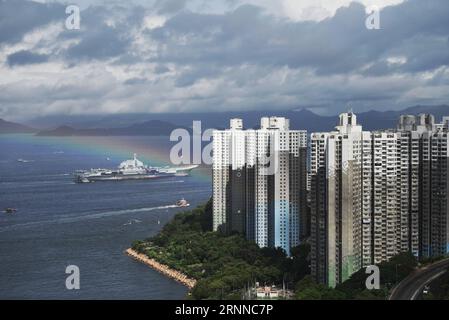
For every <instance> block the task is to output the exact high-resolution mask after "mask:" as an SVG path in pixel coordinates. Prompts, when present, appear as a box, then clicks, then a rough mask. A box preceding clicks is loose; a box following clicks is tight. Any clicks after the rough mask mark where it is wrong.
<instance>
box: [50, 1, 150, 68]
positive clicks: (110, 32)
mask: <svg viewBox="0 0 449 320" xmlns="http://www.w3.org/2000/svg"><path fill="white" fill-rule="evenodd" d="M144 15H145V9H143V8H142V7H133V8H125V7H120V6H113V7H89V8H88V9H86V10H84V11H82V14H81V19H82V20H81V30H79V31H73V30H67V31H64V32H63V33H62V34H60V36H59V38H60V39H71V38H78V39H79V40H80V41H79V43H77V44H75V45H73V46H71V47H70V48H68V50H67V51H66V52H64V53H63V55H65V58H67V59H68V60H70V61H77V60H91V59H94V60H95V59H96V60H101V59H108V58H111V57H120V58H121V59H122V63H129V62H130V61H131V60H133V59H134V61H137V60H138V58H137V57H136V56H135V55H132V53H130V52H129V46H130V44H131V43H132V41H133V36H134V35H133V34H132V31H133V28H134V27H137V26H139V25H140V24H141V23H142V19H143V18H144ZM114 18H115V19H114ZM111 19H113V20H114V21H115V24H114V25H110V24H108V23H107V21H109V20H111Z"/></svg>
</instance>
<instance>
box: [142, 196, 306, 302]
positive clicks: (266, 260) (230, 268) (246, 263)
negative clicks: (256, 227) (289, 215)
mask: <svg viewBox="0 0 449 320" xmlns="http://www.w3.org/2000/svg"><path fill="white" fill-rule="evenodd" d="M211 229H212V202H211V201H209V202H208V203H207V204H206V205H204V206H200V207H197V208H195V209H193V210H191V211H188V212H184V213H180V214H178V215H176V216H175V217H174V219H173V220H172V221H171V222H169V223H168V224H167V225H165V226H164V228H163V229H162V231H161V232H160V233H159V234H158V235H156V236H154V237H152V238H149V239H146V240H144V241H135V242H134V243H133V249H134V250H136V251H138V252H140V253H144V254H146V255H147V256H148V257H150V258H153V259H155V260H157V261H158V262H160V263H163V264H165V265H168V266H169V267H171V268H173V269H176V270H179V271H181V272H182V273H184V274H186V275H188V276H189V277H191V278H194V279H197V280H198V282H197V285H196V286H195V288H194V289H193V290H192V292H191V294H192V297H193V298H194V299H240V298H241V297H242V295H243V292H244V289H245V288H247V287H248V286H249V285H254V283H255V282H259V283H260V284H267V285H271V284H282V283H283V282H284V283H286V284H287V285H288V284H289V285H290V287H291V288H293V287H294V285H295V283H296V282H297V281H299V280H300V279H302V278H303V277H304V276H306V275H307V274H309V272H310V270H309V262H308V261H307V256H308V254H309V247H308V246H307V245H302V246H299V247H297V248H293V249H292V257H290V258H288V257H287V256H286V254H285V252H284V251H283V250H281V249H270V248H259V247H258V246H257V245H256V244H255V243H253V242H250V241H247V240H246V239H245V238H244V237H242V236H241V235H239V234H233V235H230V236H225V235H222V234H221V233H218V232H211V231H210V230H211Z"/></svg>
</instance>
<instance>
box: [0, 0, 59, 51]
mask: <svg viewBox="0 0 449 320" xmlns="http://www.w3.org/2000/svg"><path fill="white" fill-rule="evenodd" d="M65 19H66V14H65V6H64V5H63V4H60V3H54V2H52V3H47V4H43V3H38V2H31V1H25V0H1V1H0V43H16V42H19V41H21V40H22V38H23V36H24V35H25V34H26V33H27V32H29V31H31V30H33V29H35V28H37V27H40V26H44V25H46V24H48V23H50V22H54V21H60V22H61V23H64V21H65Z"/></svg>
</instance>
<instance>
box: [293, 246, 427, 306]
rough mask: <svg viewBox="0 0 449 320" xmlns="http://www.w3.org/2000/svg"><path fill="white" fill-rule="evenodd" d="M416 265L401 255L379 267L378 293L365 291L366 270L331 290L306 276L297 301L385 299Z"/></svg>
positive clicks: (407, 253)
mask: <svg viewBox="0 0 449 320" xmlns="http://www.w3.org/2000/svg"><path fill="white" fill-rule="evenodd" d="M417 265H418V262H417V260H416V258H415V257H414V256H413V255H412V254H411V253H409V252H404V253H400V254H398V255H396V256H394V257H393V258H391V259H390V260H389V261H387V262H382V263H380V264H379V265H378V267H379V270H380V289H379V290H368V289H366V285H365V282H366V279H367V277H368V276H369V275H367V274H366V273H365V269H363V268H362V269H360V270H359V271H357V272H356V273H354V274H353V275H352V276H351V277H350V278H349V279H348V280H347V281H345V282H343V283H342V284H340V285H338V286H337V287H336V288H335V289H334V288H327V287H325V286H323V285H321V284H317V283H316V282H315V281H314V280H313V278H312V277H310V276H307V277H305V278H304V279H302V280H301V281H299V282H298V283H297V285H296V298H297V299H300V300H322V299H324V300H339V299H345V300H353V299H356V300H383V299H387V298H388V296H389V293H390V290H391V289H392V288H393V287H394V286H395V285H396V284H398V283H399V282H400V281H402V280H403V279H404V278H405V277H407V276H408V275H409V274H410V273H411V272H412V271H413V270H415V268H416V267H417Z"/></svg>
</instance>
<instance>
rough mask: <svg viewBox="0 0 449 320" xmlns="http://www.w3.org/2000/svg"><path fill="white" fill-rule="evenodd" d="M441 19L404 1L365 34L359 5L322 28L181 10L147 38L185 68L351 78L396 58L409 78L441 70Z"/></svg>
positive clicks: (238, 13)
mask: <svg viewBox="0 0 449 320" xmlns="http://www.w3.org/2000/svg"><path fill="white" fill-rule="evenodd" d="M430 2H432V4H429V3H430ZM448 16H449V2H448V1H445V0H433V1H425V2H423V1H419V0H410V1H408V2H405V3H403V4H401V5H397V6H392V7H387V8H385V9H384V10H383V11H381V28H382V29H381V30H368V29H367V28H366V27H365V19H366V13H365V8H364V7H363V6H362V5H360V4H358V3H352V4H351V5H350V6H349V7H342V8H340V9H339V10H338V11H337V13H336V14H335V16H334V17H332V18H328V19H325V20H323V21H321V22H292V21H286V20H281V19H276V18H274V17H272V16H268V15H266V14H264V13H263V11H262V10H261V9H260V8H258V7H255V6H250V5H245V6H241V7H239V8H238V9H236V10H235V11H233V12H229V13H226V14H223V15H212V14H197V13H192V12H182V13H179V14H178V15H176V16H174V17H172V18H171V19H170V20H169V21H168V22H167V23H166V24H165V25H164V26H162V27H161V28H159V29H156V30H153V31H150V32H149V33H150V35H151V38H152V39H155V40H157V41H159V42H160V43H164V44H165V46H164V48H165V50H161V51H160V52H159V60H160V61H168V62H176V63H179V64H184V65H189V64H200V63H203V62H206V63H210V62H215V63H217V64H221V65H223V66H235V65H241V64H244V63H251V64H260V65H272V66H283V65H286V66H289V67H290V68H302V67H309V68H313V69H314V70H315V71H316V73H317V74H319V75H326V74H338V73H350V72H356V71H357V70H358V69H360V68H361V67H363V66H364V65H366V64H368V63H372V62H376V61H379V60H384V59H386V58H387V57H388V56H389V55H391V54H393V53H395V54H403V55H405V56H406V57H408V60H409V61H410V64H406V65H404V66H403V67H402V70H403V71H404V72H416V71H422V70H425V69H433V68H435V67H438V66H441V65H446V64H447V58H448V56H449V54H448V52H449V51H447V48H448V47H447V39H448V35H449V24H448V23H447V17H448ZM429 35H431V37H429ZM424 39H425V40H424ZM409 41H415V42H414V43H415V48H414V49H415V50H408V49H409V48H410V46H407V43H408V42H409ZM423 50H425V51H426V52H423Z"/></svg>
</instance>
